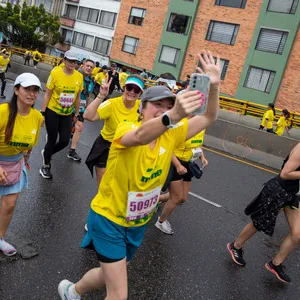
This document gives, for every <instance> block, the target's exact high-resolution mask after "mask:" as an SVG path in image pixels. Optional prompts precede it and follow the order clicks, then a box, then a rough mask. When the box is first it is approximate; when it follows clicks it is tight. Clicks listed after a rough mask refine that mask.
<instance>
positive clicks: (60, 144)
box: [40, 51, 83, 179]
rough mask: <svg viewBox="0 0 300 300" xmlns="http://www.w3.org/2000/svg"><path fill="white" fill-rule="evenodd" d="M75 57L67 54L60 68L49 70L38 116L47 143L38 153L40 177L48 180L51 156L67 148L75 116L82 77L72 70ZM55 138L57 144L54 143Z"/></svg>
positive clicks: (76, 59) (77, 111) (74, 65)
mask: <svg viewBox="0 0 300 300" xmlns="http://www.w3.org/2000/svg"><path fill="white" fill-rule="evenodd" d="M77 61H78V57H77V56H76V54H75V53H73V52H72V51H67V52H66V53H65V57H64V66H63V67H59V68H55V69H53V70H52V71H51V73H50V76H49V78H48V81H47V85H46V93H45V96H44V100H43V103H42V109H41V113H42V115H43V116H44V117H45V125H46V130H47V143H46V145H45V147H44V149H43V150H42V157H43V165H42V167H41V169H40V174H41V175H42V176H43V177H44V178H46V179H51V178H52V173H51V170H50V168H51V165H50V162H51V158H52V155H53V154H55V153H57V152H59V151H61V150H62V149H64V148H65V147H67V146H68V144H69V141H70V137H71V133H72V120H73V119H72V112H73V109H74V108H75V116H74V118H75V120H74V121H77V118H78V116H79V108H80V93H81V91H82V90H83V76H82V74H81V73H79V72H78V71H76V70H75V67H76V63H77ZM57 137H59V138H58V141H57Z"/></svg>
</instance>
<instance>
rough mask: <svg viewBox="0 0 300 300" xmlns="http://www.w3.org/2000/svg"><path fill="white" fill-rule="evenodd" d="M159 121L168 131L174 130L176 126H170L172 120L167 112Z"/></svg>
mask: <svg viewBox="0 0 300 300" xmlns="http://www.w3.org/2000/svg"><path fill="white" fill-rule="evenodd" d="M161 121H162V123H163V124H164V125H165V126H166V127H167V128H169V129H170V128H174V127H175V126H176V125H174V124H172V120H171V118H170V116H169V114H168V112H167V111H166V112H165V113H164V114H163V115H162V119H161Z"/></svg>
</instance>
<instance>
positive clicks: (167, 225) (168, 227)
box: [155, 217, 174, 234]
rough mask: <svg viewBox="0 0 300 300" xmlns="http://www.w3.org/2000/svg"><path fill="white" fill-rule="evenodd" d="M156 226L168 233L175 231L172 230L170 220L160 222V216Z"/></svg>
mask: <svg viewBox="0 0 300 300" xmlns="http://www.w3.org/2000/svg"><path fill="white" fill-rule="evenodd" d="M155 227H156V228H158V229H159V230H161V231H162V232H164V233H166V234H173V233H174V231H173V230H172V227H171V224H170V223H169V221H168V220H166V221H164V222H162V223H160V222H159V217H158V219H157V221H156V223H155Z"/></svg>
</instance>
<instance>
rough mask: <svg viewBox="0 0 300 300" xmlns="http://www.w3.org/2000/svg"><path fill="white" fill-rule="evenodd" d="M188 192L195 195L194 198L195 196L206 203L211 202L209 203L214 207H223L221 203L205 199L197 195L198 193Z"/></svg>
mask: <svg viewBox="0 0 300 300" xmlns="http://www.w3.org/2000/svg"><path fill="white" fill-rule="evenodd" d="M189 194H190V195H191V196H193V197H195V198H197V199H200V200H202V201H204V202H206V203H208V204H211V205H213V206H215V207H218V208H221V207H223V206H222V205H220V204H218V203H215V202H212V201H209V200H207V199H205V198H203V197H201V196H199V195H197V194H194V193H192V192H189Z"/></svg>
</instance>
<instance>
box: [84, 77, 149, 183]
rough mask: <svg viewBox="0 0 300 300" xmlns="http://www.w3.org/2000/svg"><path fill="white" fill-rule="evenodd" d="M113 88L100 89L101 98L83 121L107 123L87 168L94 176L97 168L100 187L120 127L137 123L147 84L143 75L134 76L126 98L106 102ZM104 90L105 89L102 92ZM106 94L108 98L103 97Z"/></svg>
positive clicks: (85, 115) (129, 81)
mask: <svg viewBox="0 0 300 300" xmlns="http://www.w3.org/2000/svg"><path fill="white" fill-rule="evenodd" d="M110 83H111V82H109V84H108V85H107V84H103V85H102V86H101V88H100V94H99V95H98V96H97V97H96V99H95V100H94V101H93V102H92V103H91V104H90V105H89V106H88V107H87V108H86V110H85V112H84V114H83V117H84V118H85V119H86V120H88V121H97V120H99V119H102V120H104V126H103V128H102V130H101V132H100V135H99V137H98V138H97V139H96V141H95V142H94V145H93V147H92V149H91V151H90V153H89V155H88V157H87V159H86V164H87V166H88V168H89V169H90V171H91V173H92V175H93V167H95V169H96V176H97V184H98V186H99V183H100V181H101V178H102V176H103V174H104V172H105V168H106V162H107V158H108V153H109V147H110V144H111V142H112V140H113V137H114V135H115V131H116V129H117V127H118V125H119V123H121V122H123V121H124V120H126V121H128V122H134V121H137V119H138V108H139V105H140V101H139V100H138V99H139V97H140V95H141V93H142V91H143V89H144V80H143V79H142V78H141V77H140V76H139V75H132V76H129V77H128V78H127V81H126V83H125V92H124V94H123V95H122V96H120V97H117V98H112V99H108V100H107V101H105V102H103V103H102V101H103V100H104V98H105V96H106V89H107V86H109V85H110ZM102 87H103V88H102ZM103 93H104V94H103Z"/></svg>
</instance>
